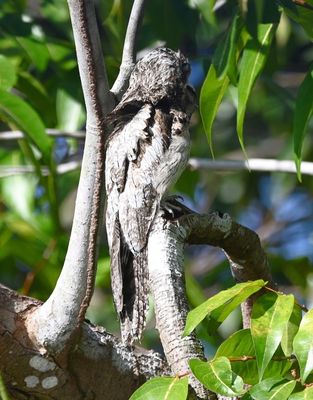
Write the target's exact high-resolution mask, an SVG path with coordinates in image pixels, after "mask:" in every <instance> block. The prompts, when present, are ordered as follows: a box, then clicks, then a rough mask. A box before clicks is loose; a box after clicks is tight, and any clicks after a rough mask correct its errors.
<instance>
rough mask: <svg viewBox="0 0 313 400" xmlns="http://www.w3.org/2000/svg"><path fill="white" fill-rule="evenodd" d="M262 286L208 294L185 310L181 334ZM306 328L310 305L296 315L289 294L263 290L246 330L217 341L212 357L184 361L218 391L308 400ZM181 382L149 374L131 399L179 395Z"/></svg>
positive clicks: (312, 374) (312, 319)
mask: <svg viewBox="0 0 313 400" xmlns="http://www.w3.org/2000/svg"><path fill="white" fill-rule="evenodd" d="M262 289H263V291H264V290H265V291H266V289H267V288H266V282H264V281H262V280H258V281H253V282H245V283H240V284H237V285H235V286H233V287H232V288H230V289H227V290H224V291H222V292H220V293H218V294H217V295H215V296H213V297H211V298H210V299H208V300H206V301H205V302H204V303H202V304H201V305H200V306H198V307H197V308H195V309H194V310H192V311H191V312H190V313H189V315H188V318H187V323H186V328H185V334H189V333H190V332H191V331H192V330H193V329H194V328H195V327H196V326H197V325H198V324H199V323H200V322H201V321H202V320H203V319H204V318H205V317H206V316H209V317H210V318H212V319H214V320H215V321H216V322H217V323H218V324H220V323H221V322H222V321H224V320H225V318H226V317H227V316H228V315H229V313H230V312H231V311H232V310H233V309H234V307H235V306H236V305H238V304H240V303H241V302H243V301H244V300H246V299H247V298H248V297H249V296H250V295H251V294H252V293H256V292H258V291H260V290H262ZM312 327H313V310H312V309H311V310H308V311H307V312H306V313H305V315H304V316H302V310H301V307H300V305H299V304H298V303H297V301H296V300H295V298H294V296H293V295H291V294H289V295H285V294H283V293H280V292H274V291H272V290H271V291H266V292H265V294H263V295H261V296H259V297H258V298H257V300H256V301H255V303H254V306H253V309H252V315H251V328H250V329H242V330H239V331H237V332H235V333H234V334H232V335H231V336H230V337H229V338H228V339H226V340H225V341H224V342H223V343H222V344H221V345H220V346H219V348H218V349H217V351H216V354H215V356H214V357H213V359H212V360H209V361H207V362H204V361H201V360H197V359H192V360H190V361H189V366H190V369H191V371H192V373H193V375H194V376H195V377H196V378H197V379H198V380H199V381H200V382H201V383H202V384H203V385H204V386H205V387H206V388H208V389H209V390H210V391H211V392H213V393H216V394H219V395H222V396H228V397H234V396H236V397H238V398H242V399H245V400H248V399H251V400H252V399H253V400H264V399H278V400H287V399H290V400H297V399H310V398H311V397H310V396H312V394H313V388H312V382H313V355H312V354H313V352H312V349H313V338H312V334H311V332H312ZM187 386H188V381H187V380H186V377H184V378H182V379H179V377H174V378H170V377H166V378H164V377H161V378H155V379H153V380H151V381H149V382H147V383H145V384H144V385H143V386H142V387H141V388H139V389H138V390H137V391H136V392H135V393H134V394H133V395H132V397H131V400H137V399H141V398H149V399H151V400H152V399H153V400H161V399H166V398H171V399H173V400H184V399H186V398H187ZM161 387H162V390H161ZM174 388H175V391H174ZM169 395H170V396H171V397H166V396H169ZM144 396H146V397H144Z"/></svg>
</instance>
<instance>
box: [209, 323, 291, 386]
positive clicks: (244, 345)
mask: <svg viewBox="0 0 313 400" xmlns="http://www.w3.org/2000/svg"><path fill="white" fill-rule="evenodd" d="M215 356H216V357H221V356H224V357H227V358H228V359H229V360H230V362H231V366H232V370H233V371H234V372H235V373H236V374H237V375H240V376H241V377H242V379H243V380H244V382H245V383H248V384H250V385H255V384H256V383H258V368H257V362H256V358H255V350H254V345H253V341H252V337H251V332H250V329H242V330H240V331H237V332H235V333H233V334H232V335H231V336H230V337H229V338H227V339H226V340H225V341H224V342H223V343H222V344H221V345H220V347H219V348H218V349H217V351H216V355H215ZM241 359H242V361H241ZM291 366H292V362H291V361H289V360H283V359H282V360H275V361H271V362H270V363H269V364H268V366H267V368H266V370H265V372H264V379H265V378H275V379H282V378H283V377H284V376H285V374H286V372H287V371H288V370H289V369H290V368H291Z"/></svg>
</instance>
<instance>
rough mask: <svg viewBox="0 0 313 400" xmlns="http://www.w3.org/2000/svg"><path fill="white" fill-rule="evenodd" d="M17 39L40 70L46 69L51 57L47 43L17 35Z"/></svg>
mask: <svg viewBox="0 0 313 400" xmlns="http://www.w3.org/2000/svg"><path fill="white" fill-rule="evenodd" d="M16 41H17V42H18V43H19V45H20V46H21V47H22V48H23V49H24V50H25V52H26V53H27V55H28V57H29V58H30V60H31V61H32V62H33V64H34V65H35V66H36V67H37V68H38V70H39V71H44V70H45V69H46V67H47V65H48V62H49V59H50V55H49V51H48V49H47V47H46V44H45V43H41V42H39V41H38V40H35V39H32V38H27V37H17V38H16Z"/></svg>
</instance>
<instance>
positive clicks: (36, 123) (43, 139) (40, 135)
mask: <svg viewBox="0 0 313 400" xmlns="http://www.w3.org/2000/svg"><path fill="white" fill-rule="evenodd" d="M1 114H2V115H3V116H4V117H5V118H6V119H7V120H9V121H10V122H11V123H13V124H14V125H16V127H17V128H19V129H21V130H22V131H23V132H25V134H26V135H28V136H29V137H30V138H31V139H32V141H33V142H34V143H35V144H36V146H37V147H38V149H39V150H40V151H41V153H42V155H43V157H44V158H45V159H46V160H47V161H48V162H49V161H50V157H51V149H52V146H51V140H50V138H49V137H48V136H47V135H46V133H45V127H44V124H43V123H42V121H41V119H40V117H39V115H38V114H37V113H36V112H35V111H34V110H33V108H31V107H30V106H29V105H28V104H27V103H26V102H25V101H24V100H22V99H21V98H20V97H17V96H15V95H13V94H12V93H9V92H6V91H4V90H1V89H0V115H1Z"/></svg>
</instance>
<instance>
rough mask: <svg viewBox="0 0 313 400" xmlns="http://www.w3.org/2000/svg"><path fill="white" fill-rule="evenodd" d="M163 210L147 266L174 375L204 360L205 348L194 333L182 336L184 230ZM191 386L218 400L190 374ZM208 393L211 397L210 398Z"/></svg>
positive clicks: (184, 314)
mask: <svg viewBox="0 0 313 400" xmlns="http://www.w3.org/2000/svg"><path fill="white" fill-rule="evenodd" d="M162 213H163V212H162V211H161V212H160V213H159V215H158V216H157V218H156V220H155V221H154V224H153V229H152V231H151V232H150V234H149V242H148V267H149V281H150V289H151V294H152V296H153V300H154V307H155V315H156V326H157V329H158V330H159V333H160V339H161V342H162V346H163V350H164V353H165V356H166V359H167V362H168V363H169V366H170V368H171V371H172V374H173V375H183V374H186V373H188V372H190V369H189V365H188V360H190V359H191V358H200V359H204V354H203V348H202V346H201V344H200V342H199V341H198V339H197V338H196V336H195V335H194V334H191V335H189V336H186V337H182V335H183V332H184V328H185V324H186V318H187V313H188V311H189V309H188V305H187V298H186V294H185V279H184V242H185V231H184V230H182V229H180V227H179V226H177V225H176V224H175V223H172V222H170V221H166V220H165V219H164V218H163V214H162ZM189 382H190V385H191V386H192V388H193V389H194V390H195V392H196V394H197V396H198V398H199V399H207V398H210V399H212V400H213V399H216V395H215V394H213V393H211V394H210V396H209V393H208V391H207V390H206V389H205V388H204V387H203V386H202V385H201V384H200V382H199V381H198V380H197V379H195V378H194V377H193V375H192V374H191V375H190V378H189ZM208 396H209V397H208Z"/></svg>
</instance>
